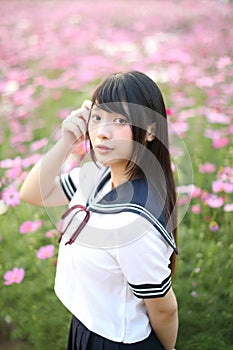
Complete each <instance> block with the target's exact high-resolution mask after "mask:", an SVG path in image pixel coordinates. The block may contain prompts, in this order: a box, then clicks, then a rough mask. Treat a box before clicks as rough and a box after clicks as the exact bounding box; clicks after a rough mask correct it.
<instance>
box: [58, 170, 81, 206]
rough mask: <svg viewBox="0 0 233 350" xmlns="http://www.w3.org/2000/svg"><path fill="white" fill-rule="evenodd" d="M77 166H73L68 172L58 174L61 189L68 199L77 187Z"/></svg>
mask: <svg viewBox="0 0 233 350" xmlns="http://www.w3.org/2000/svg"><path fill="white" fill-rule="evenodd" d="M79 171H80V169H79V168H73V169H72V170H71V171H70V172H69V173H64V174H61V175H60V183H61V186H62V189H63V191H64V193H65V195H66V197H67V198H68V200H69V201H70V200H71V198H72V197H73V195H74V194H75V192H76V191H77V189H78V179H79Z"/></svg>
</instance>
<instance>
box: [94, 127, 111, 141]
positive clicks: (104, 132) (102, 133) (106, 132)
mask: <svg viewBox="0 0 233 350" xmlns="http://www.w3.org/2000/svg"><path fill="white" fill-rule="evenodd" d="M96 135H97V137H98V138H100V139H110V138H111V123H101V124H100V125H99V126H98V128H97V132H96Z"/></svg>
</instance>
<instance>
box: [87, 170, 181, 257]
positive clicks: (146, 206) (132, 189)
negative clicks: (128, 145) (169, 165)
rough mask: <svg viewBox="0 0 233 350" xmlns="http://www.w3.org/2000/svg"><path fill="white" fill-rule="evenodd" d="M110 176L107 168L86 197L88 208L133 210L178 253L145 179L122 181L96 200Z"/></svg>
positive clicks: (158, 204) (108, 212)
mask: <svg viewBox="0 0 233 350" xmlns="http://www.w3.org/2000/svg"><path fill="white" fill-rule="evenodd" d="M110 177H111V174H110V169H109V168H107V169H106V171H105V172H104V174H103V175H102V178H101V179H100V182H99V184H98V185H97V187H96V188H95V189H94V191H93V192H92V194H91V195H90V197H89V199H88V202H87V208H88V210H89V211H91V212H95V213H100V214H114V213H119V212H133V213H136V214H138V215H141V216H142V217H144V218H145V219H147V220H148V221H149V222H150V223H151V224H152V225H153V226H154V227H155V228H156V229H157V230H158V231H159V233H160V234H161V235H162V237H163V238H164V239H165V241H166V242H167V243H168V244H169V245H170V246H171V247H172V248H173V250H174V251H175V252H176V254H178V249H177V247H176V243H175V240H174V237H173V234H172V232H169V231H168V230H167V229H166V227H167V220H166V219H165V215H164V211H163V209H162V205H161V204H160V201H159V199H158V198H157V196H156V194H155V193H154V191H153V190H152V189H150V186H149V185H148V183H147V181H146V180H145V179H141V178H140V179H135V180H132V181H127V182H124V183H123V184H120V185H119V186H117V187H115V188H113V189H112V190H111V191H109V192H108V193H107V194H106V195H104V196H103V198H102V199H101V200H99V201H98V202H96V200H95V197H96V195H97V194H98V192H99V191H100V190H101V189H102V188H103V187H104V185H105V184H106V183H107V182H108V181H109V180H110Z"/></svg>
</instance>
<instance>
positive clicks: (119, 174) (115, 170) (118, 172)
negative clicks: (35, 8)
mask: <svg viewBox="0 0 233 350" xmlns="http://www.w3.org/2000/svg"><path fill="white" fill-rule="evenodd" d="M110 171H111V180H112V188H115V187H117V186H119V185H121V184H122V183H124V182H126V181H128V180H129V177H128V175H126V170H125V167H120V168H119V166H117V167H114V166H110Z"/></svg>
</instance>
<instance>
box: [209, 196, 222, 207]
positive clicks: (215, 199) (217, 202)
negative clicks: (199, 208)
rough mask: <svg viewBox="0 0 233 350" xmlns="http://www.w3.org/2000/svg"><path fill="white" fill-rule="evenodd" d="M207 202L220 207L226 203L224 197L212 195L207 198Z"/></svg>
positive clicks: (211, 205)
mask: <svg viewBox="0 0 233 350" xmlns="http://www.w3.org/2000/svg"><path fill="white" fill-rule="evenodd" d="M206 204H207V205H208V206H209V207H210V208H220V207H221V206H222V205H223V204H224V198H223V197H217V196H214V195H212V196H210V197H209V198H207V200H206Z"/></svg>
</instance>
